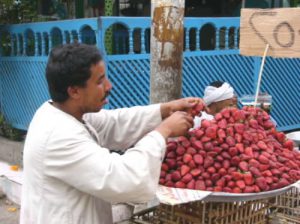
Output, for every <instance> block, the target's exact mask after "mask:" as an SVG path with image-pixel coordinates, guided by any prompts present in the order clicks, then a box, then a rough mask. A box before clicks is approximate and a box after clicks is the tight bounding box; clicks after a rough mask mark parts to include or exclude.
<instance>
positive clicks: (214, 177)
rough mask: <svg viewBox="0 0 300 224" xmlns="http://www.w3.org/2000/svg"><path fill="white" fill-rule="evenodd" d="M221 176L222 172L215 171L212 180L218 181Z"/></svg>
mask: <svg viewBox="0 0 300 224" xmlns="http://www.w3.org/2000/svg"><path fill="white" fill-rule="evenodd" d="M220 177H221V175H220V174H218V173H214V174H213V175H211V180H212V182H214V183H215V182H216V181H217V180H219V179H220Z"/></svg>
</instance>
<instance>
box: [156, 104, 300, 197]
mask: <svg viewBox="0 0 300 224" xmlns="http://www.w3.org/2000/svg"><path fill="white" fill-rule="evenodd" d="M293 147H294V145H293V142H292V141H291V140H287V139H286V137H285V134H284V133H283V132H278V131H276V129H275V127H274V124H273V123H272V122H271V120H270V116H269V115H268V114H267V113H266V112H265V111H263V110H261V109H259V108H255V107H244V108H243V109H242V110H239V109H236V108H228V109H224V110H222V111H221V112H220V113H218V114H216V115H215V119H214V120H211V121H208V120H203V121H202V123H201V127H200V128H198V129H194V130H192V131H190V132H189V136H187V137H185V136H181V137H179V138H178V139H176V141H174V140H172V141H169V142H168V145H167V152H166V157H165V160H164V162H163V164H162V169H161V175H160V181H159V183H160V184H161V185H165V186H168V187H176V188H188V189H196V190H207V191H217V192H220V191H222V192H229V193H254V192H261V191H269V190H274V189H279V188H282V187H284V186H287V185H290V184H292V183H294V182H296V181H298V180H300V153H299V152H297V151H294V149H293Z"/></svg>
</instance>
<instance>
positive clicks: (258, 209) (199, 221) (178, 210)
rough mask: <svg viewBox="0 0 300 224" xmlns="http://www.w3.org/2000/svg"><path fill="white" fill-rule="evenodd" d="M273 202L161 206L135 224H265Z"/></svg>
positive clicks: (141, 217)
mask: <svg viewBox="0 0 300 224" xmlns="http://www.w3.org/2000/svg"><path fill="white" fill-rule="evenodd" d="M270 208H271V202H270V199H261V200H255V201H247V202H241V201H240V202H204V201H197V202H193V203H188V204H182V205H176V206H171V205H162V204H161V205H159V206H157V207H155V208H152V209H149V210H148V211H147V212H144V213H139V214H136V215H135V216H134V217H133V219H132V222H134V223H153V224H263V223H268V215H269V213H270V212H271V210H270Z"/></svg>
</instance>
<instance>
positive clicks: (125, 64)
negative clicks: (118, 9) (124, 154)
mask: <svg viewBox="0 0 300 224" xmlns="http://www.w3.org/2000/svg"><path fill="white" fill-rule="evenodd" d="M239 22H240V21H239V18H186V19H185V21H184V25H185V37H184V61H183V96H202V94H203V89H204V88H205V86H206V85H207V84H208V83H210V82H211V81H213V80H217V79H219V80H225V81H228V82H229V83H231V84H232V85H233V87H234V88H235V90H236V92H237V94H238V96H241V95H243V94H253V93H254V92H255V88H256V80H257V74H258V69H259V66H260V58H256V57H243V56H241V55H240V54H239V50H238V42H239ZM150 24H151V22H150V18H128V17H126V18H122V17H100V18H91V19H80V20H70V21H58V22H57V21H56V22H46V23H31V24H19V25H10V26H0V40H1V44H0V53H1V57H0V96H1V98H0V106H1V108H0V109H1V112H2V113H3V114H4V116H5V118H6V119H7V120H8V122H10V123H11V124H13V125H14V126H15V127H17V128H21V129H27V128H28V124H29V122H30V120H31V118H32V116H33V114H34V111H35V110H36V109H37V108H38V107H39V106H40V105H41V104H42V103H43V102H44V101H45V100H47V99H48V98H49V95H48V91H47V85H46V81H45V76H44V73H45V66H46V63H47V57H48V54H49V51H50V50H51V48H53V47H54V46H56V45H58V44H62V43H69V42H75V41H77V42H83V43H88V44H95V45H97V46H98V47H99V49H101V51H102V53H103V55H104V57H105V60H106V64H107V69H108V72H107V73H108V76H109V78H110V80H111V81H112V83H113V90H112V93H111V96H110V102H109V104H108V105H107V107H108V108H116V107H127V106H133V105H145V104H148V103H149V82H150V77H149V76H150V61H149V59H150V55H149V51H150ZM111 31H112V36H109V33H110V32H111ZM107 40H108V43H107ZM105 41H106V46H105V44H104V42H105ZM299 65H300V60H299V59H273V58H268V60H267V61H266V65H265V69H264V75H263V81H262V87H261V89H262V91H266V92H268V93H269V94H271V95H272V96H273V108H272V116H273V117H274V118H275V120H276V121H277V123H278V127H279V129H281V130H291V129H296V128H300V108H299V107H300V106H299V105H300V104H299V99H300V97H299V84H300V79H299V76H300V74H299V71H298V67H299ZM283 83H284V85H283ZM287 87H288V88H287Z"/></svg>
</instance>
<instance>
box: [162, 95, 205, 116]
mask: <svg viewBox="0 0 300 224" xmlns="http://www.w3.org/2000/svg"><path fill="white" fill-rule="evenodd" d="M199 103H203V100H202V99H201V98H196V97H188V98H182V99H178V100H173V101H170V102H167V103H163V104H161V107H160V111H161V116H162V119H165V118H167V117H169V116H170V115H171V114H173V113H174V112H176V111H186V112H189V111H190V110H191V109H192V108H193V107H194V106H195V105H196V104H199ZM203 104H204V103H203ZM206 109H207V108H205V110H206Z"/></svg>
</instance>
